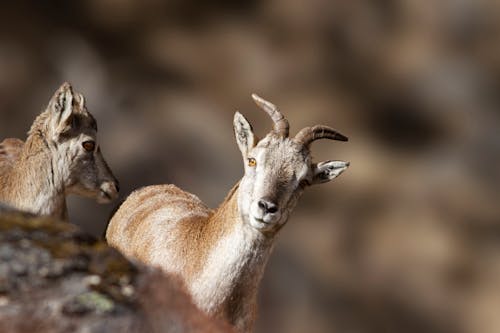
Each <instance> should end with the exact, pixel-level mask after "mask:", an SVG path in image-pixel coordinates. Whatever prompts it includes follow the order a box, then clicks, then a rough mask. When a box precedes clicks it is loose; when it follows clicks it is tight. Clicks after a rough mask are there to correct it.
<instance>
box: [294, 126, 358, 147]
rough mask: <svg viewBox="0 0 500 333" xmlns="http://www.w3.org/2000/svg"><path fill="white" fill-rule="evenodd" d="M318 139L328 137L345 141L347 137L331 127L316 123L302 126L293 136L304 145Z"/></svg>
mask: <svg viewBox="0 0 500 333" xmlns="http://www.w3.org/2000/svg"><path fill="white" fill-rule="evenodd" d="M319 139H330V140H338V141H347V140H348V138H347V137H346V136H345V135H343V134H340V133H339V132H337V131H336V130H334V129H333V128H331V127H328V126H323V125H316V126H314V127H306V128H303V129H302V130H301V131H300V132H299V133H297V135H296V136H295V138H294V140H295V142H298V143H300V144H303V145H304V146H306V147H309V145H310V144H311V143H312V142H313V141H315V140H319Z"/></svg>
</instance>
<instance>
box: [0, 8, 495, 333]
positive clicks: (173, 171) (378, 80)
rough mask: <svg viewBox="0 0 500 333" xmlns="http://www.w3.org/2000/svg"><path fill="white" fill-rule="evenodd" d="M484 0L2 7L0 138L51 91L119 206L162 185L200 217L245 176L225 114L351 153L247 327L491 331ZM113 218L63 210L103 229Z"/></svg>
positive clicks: (270, 279) (326, 152)
mask: <svg viewBox="0 0 500 333" xmlns="http://www.w3.org/2000/svg"><path fill="white" fill-rule="evenodd" d="M499 41H500V3H499V2H498V1H494V0H463V1H456V0H455V1H454V0H444V1H437V2H436V1H425V0H424V1H421V0H403V1H394V0H385V1H359V0H351V1H341V0H310V1H305V0H287V1H284V0H269V1H255V0H254V1H220V0H219V1H213V2H197V1H192V0H187V1H179V0H171V1H159V0H143V1H138V0H122V1H114V0H99V1H97V0H91V1H71V2H69V1H62V0H58V1H51V2H36V1H16V2H11V3H2V4H1V5H0V73H1V75H0V137H2V138H4V137H12V136H16V137H24V135H25V132H26V131H27V130H28V128H29V126H30V124H31V121H32V120H33V119H34V117H35V115H36V114H37V113H38V112H39V111H41V110H42V109H43V108H44V106H45V104H46V103H47V102H48V99H49V98H50V96H51V95H52V93H53V91H54V90H55V89H56V88H57V87H58V86H59V85H60V83H61V82H63V81H69V82H71V83H72V84H73V85H74V86H75V89H77V90H78V91H81V92H83V93H84V94H85V96H86V97H87V100H88V105H89V110H90V111H91V112H92V113H93V114H94V115H95V117H96V118H97V120H98V125H99V140H100V144H101V146H102V150H103V152H104V154H105V156H106V159H107V160H108V162H109V164H110V166H111V168H112V169H113V171H114V173H115V175H116V176H117V177H118V178H119V180H120V183H121V189H122V190H121V191H122V194H121V195H122V197H123V198H124V197H126V195H127V194H128V193H130V191H132V190H133V189H135V188H137V187H140V186H144V185H148V184H154V183H174V184H176V185H178V186H179V187H182V188H184V189H187V190H189V191H191V192H193V193H196V194H197V195H199V196H200V198H201V199H203V200H204V201H205V202H207V204H209V205H211V206H216V205H217V204H218V203H219V202H220V201H221V200H222V198H223V197H224V195H225V194H226V192H227V191H228V190H229V189H230V188H231V187H232V185H233V184H234V183H235V182H236V181H237V180H238V178H239V177H240V176H241V174H242V165H241V157H240V153H239V151H238V149H237V147H236V144H235V142H234V139H233V134H232V116H233V113H234V111H235V110H236V109H238V110H240V111H241V112H242V113H243V114H244V115H245V116H247V117H248V118H249V120H250V121H251V122H252V123H253V125H254V128H255V130H256V131H257V132H260V133H265V132H266V131H268V130H269V129H270V127H271V123H270V120H269V119H267V117H266V116H265V115H264V114H263V112H262V111H260V110H259V109H258V108H257V107H255V106H254V105H253V104H252V101H251V98H250V94H251V93H252V92H256V93H259V94H261V95H262V96H263V97H265V98H267V99H269V100H271V101H273V102H274V103H275V104H277V105H278V106H279V107H280V109H281V110H282V112H283V113H284V114H285V115H286V116H287V117H288V119H289V121H290V124H291V130H292V133H296V131H298V130H299V129H300V128H302V127H304V126H309V125H313V124H316V123H322V124H326V125H330V126H332V127H334V128H336V129H338V130H339V131H340V132H342V133H343V134H346V135H347V136H349V138H350V141H349V142H348V143H345V144H342V143H338V142H317V143H315V144H314V146H313V152H314V154H315V157H316V159H317V160H318V161H319V160H325V159H343V160H348V161H350V162H351V167H350V168H349V170H348V171H347V172H346V173H345V174H343V175H342V176H341V177H339V178H338V179H336V180H335V181H334V182H333V183H330V184H328V185H323V186H317V187H315V188H311V189H309V191H308V192H307V193H306V194H305V195H304V197H303V198H302V200H301V202H300V203H299V205H298V207H297V209H296V211H295V214H294V215H293V216H292V218H291V219H290V221H289V223H288V226H287V227H286V228H284V229H283V231H282V233H281V236H280V239H279V241H278V245H277V247H276V249H275V253H274V255H273V256H272V258H271V260H270V262H269V265H268V268H267V271H266V274H265V277H264V281H263V285H262V288H261V302H260V303H261V305H260V309H259V316H260V317H259V325H258V326H259V327H258V332H291V333H301V332H318V333H323V332H485V333H488V332H498V331H499V330H500V317H499V316H498V313H499V311H500V293H499V289H498V286H497V285H498V281H499V279H500V207H499V205H498V200H499V194H498V193H499V191H498V188H499V186H500V172H499V169H500V168H499V167H500V153H499V152H500V135H499V130H500V112H499V109H500V97H499V96H500V94H499V91H500V43H499ZM112 208H113V207H112V206H98V205H96V204H95V203H94V202H92V201H86V200H84V199H75V200H73V201H72V202H71V203H70V207H69V213H70V219H71V220H72V221H73V222H74V223H75V224H78V225H80V226H81V227H82V228H83V229H84V230H86V231H87V232H90V233H93V234H94V235H101V234H102V232H103V230H104V229H105V226H106V221H107V219H108V217H109V214H110V213H111V210H112Z"/></svg>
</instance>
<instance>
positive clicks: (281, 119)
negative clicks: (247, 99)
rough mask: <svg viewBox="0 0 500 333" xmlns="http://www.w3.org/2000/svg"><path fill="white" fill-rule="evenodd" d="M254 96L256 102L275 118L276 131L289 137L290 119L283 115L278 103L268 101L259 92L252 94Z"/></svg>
mask: <svg viewBox="0 0 500 333" xmlns="http://www.w3.org/2000/svg"><path fill="white" fill-rule="evenodd" d="M252 98H253V100H254V101H255V104H257V105H258V106H259V107H260V108H261V109H262V110H264V111H266V113H267V114H268V115H269V116H270V117H271V119H272V120H273V122H274V132H275V133H276V134H278V135H279V136H282V137H284V138H286V137H288V133H289V129H290V125H288V120H286V118H285V116H283V115H282V114H281V112H279V110H278V108H277V107H276V105H274V104H273V103H271V102H269V101H266V100H265V99H263V98H262V97H260V96H258V95H257V94H252Z"/></svg>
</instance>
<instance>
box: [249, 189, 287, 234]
mask: <svg viewBox="0 0 500 333" xmlns="http://www.w3.org/2000/svg"><path fill="white" fill-rule="evenodd" d="M251 215H252V217H253V220H254V221H255V222H256V224H255V225H256V227H258V228H263V227H265V225H270V224H274V223H275V222H277V221H278V220H279V219H280V210H279V206H278V204H276V203H275V202H274V201H273V200H271V199H269V198H265V197H263V198H260V199H259V200H256V201H254V203H253V204H252V206H251Z"/></svg>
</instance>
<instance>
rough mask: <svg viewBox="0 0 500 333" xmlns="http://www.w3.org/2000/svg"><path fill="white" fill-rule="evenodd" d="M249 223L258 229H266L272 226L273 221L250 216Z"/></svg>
mask: <svg viewBox="0 0 500 333" xmlns="http://www.w3.org/2000/svg"><path fill="white" fill-rule="evenodd" d="M250 225H251V226H252V227H254V228H255V229H258V230H267V229H271V228H272V227H273V226H274V223H266V222H264V221H262V220H257V219H254V218H253V217H251V218H250Z"/></svg>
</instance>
